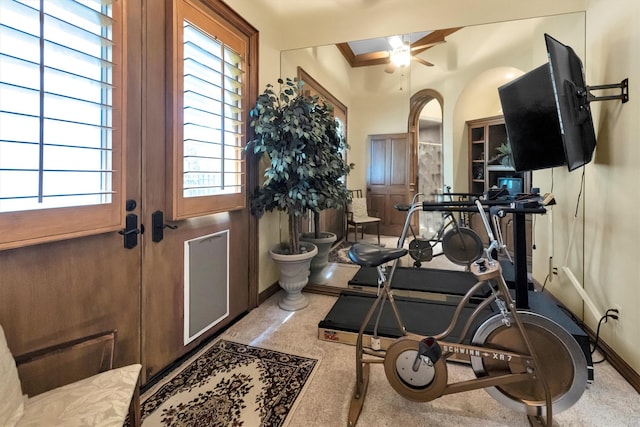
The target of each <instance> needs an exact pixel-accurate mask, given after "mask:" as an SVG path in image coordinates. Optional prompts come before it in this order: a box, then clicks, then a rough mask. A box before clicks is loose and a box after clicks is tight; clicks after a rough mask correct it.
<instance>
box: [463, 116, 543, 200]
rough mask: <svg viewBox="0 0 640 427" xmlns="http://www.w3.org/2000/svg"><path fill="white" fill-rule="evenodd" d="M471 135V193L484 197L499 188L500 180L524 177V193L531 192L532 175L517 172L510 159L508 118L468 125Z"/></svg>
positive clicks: (485, 119) (488, 118) (470, 122)
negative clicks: (505, 123) (487, 192)
mask: <svg viewBox="0 0 640 427" xmlns="http://www.w3.org/2000/svg"><path fill="white" fill-rule="evenodd" d="M467 130H468V134H469V192H470V193H473V194H481V193H484V192H485V191H487V190H488V189H489V188H491V187H493V186H494V185H497V184H498V178H500V177H520V178H522V180H523V191H524V192H528V191H530V189H531V172H516V171H515V170H514V169H513V166H511V161H510V157H509V156H508V155H506V156H505V155H502V153H505V151H503V150H505V149H506V148H507V147H508V144H509V142H508V140H507V129H506V127H505V125H504V117H502V116H494V117H486V118H482V119H476V120H470V121H468V122H467Z"/></svg>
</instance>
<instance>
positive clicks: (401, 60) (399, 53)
mask: <svg viewBox="0 0 640 427" xmlns="http://www.w3.org/2000/svg"><path fill="white" fill-rule="evenodd" d="M389 59H390V60H391V62H393V63H394V64H395V65H396V67H406V66H408V65H409V63H410V62H411V48H410V47H409V45H408V44H402V45H401V46H400V47H398V48H396V49H393V50H392V51H391V52H389Z"/></svg>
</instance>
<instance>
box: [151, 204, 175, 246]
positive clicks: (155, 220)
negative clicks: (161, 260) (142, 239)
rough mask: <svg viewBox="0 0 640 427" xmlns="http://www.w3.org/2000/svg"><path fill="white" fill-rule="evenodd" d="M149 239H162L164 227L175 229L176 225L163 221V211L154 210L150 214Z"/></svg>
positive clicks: (157, 240) (158, 240)
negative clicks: (150, 228)
mask: <svg viewBox="0 0 640 427" xmlns="http://www.w3.org/2000/svg"><path fill="white" fill-rule="evenodd" d="M151 227H152V229H153V230H152V232H151V240H153V241H154V242H156V243H157V242H161V241H162V239H164V229H165V228H169V229H171V230H175V229H176V228H178V226H177V225H170V224H165V223H164V213H163V212H162V211H155V212H154V213H152V214H151Z"/></svg>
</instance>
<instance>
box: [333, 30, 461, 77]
mask: <svg viewBox="0 0 640 427" xmlns="http://www.w3.org/2000/svg"><path fill="white" fill-rule="evenodd" d="M459 29H460V28H447V29H444V30H434V31H422V32H418V33H411V34H404V35H400V37H401V38H402V39H403V40H404V41H408V42H409V44H410V46H411V55H412V56H414V57H415V56H416V55H418V54H420V53H422V52H424V51H425V50H427V49H429V48H431V47H433V46H435V45H438V44H440V43H444V42H445V41H446V37H447V36H448V35H450V34H453V33H455V32H456V31H458V30H459ZM389 39H390V37H379V38H374V39H369V40H357V41H351V42H348V43H339V44H337V45H336V46H337V47H338V49H339V50H340V52H341V53H342V55H343V56H344V57H345V59H346V60H347V62H349V65H351V66H352V67H366V66H370V65H380V64H387V63H389V52H390V50H391V45H390V44H389ZM421 62H426V61H421ZM425 65H426V64H425Z"/></svg>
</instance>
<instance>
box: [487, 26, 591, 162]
mask: <svg viewBox="0 0 640 427" xmlns="http://www.w3.org/2000/svg"><path fill="white" fill-rule="evenodd" d="M545 42H546V44H547V53H548V56H549V62H548V63H546V64H544V65H541V66H540V67H538V68H536V69H534V70H532V71H530V72H528V73H526V74H524V75H522V76H520V77H519V78H517V79H515V80H513V81H511V82H509V83H507V84H505V85H503V86H501V87H500V88H498V93H499V95H500V103H501V104H502V111H503V114H504V120H505V126H506V129H507V137H508V140H509V143H510V145H511V152H512V157H513V162H514V167H515V169H516V170H517V171H527V170H536V169H546V168H550V167H556V166H561V165H567V167H568V169H569V170H570V171H571V170H574V169H576V168H578V167H580V166H582V165H584V164H586V163H589V162H590V161H591V158H592V156H593V151H594V149H595V146H596V139H595V132H594V130H593V121H592V119H591V110H590V109H589V103H588V101H587V88H586V84H585V81H584V76H583V72H582V62H581V61H580V58H578V56H577V55H576V53H575V52H574V51H573V49H572V48H571V47H569V46H566V45H564V44H562V43H560V42H558V41H557V40H555V39H554V38H553V37H551V36H549V35H548V34H545Z"/></svg>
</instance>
